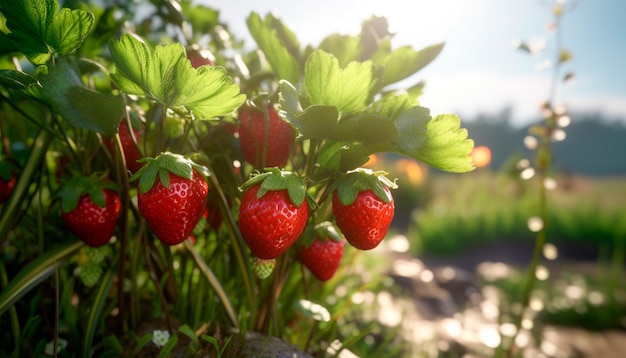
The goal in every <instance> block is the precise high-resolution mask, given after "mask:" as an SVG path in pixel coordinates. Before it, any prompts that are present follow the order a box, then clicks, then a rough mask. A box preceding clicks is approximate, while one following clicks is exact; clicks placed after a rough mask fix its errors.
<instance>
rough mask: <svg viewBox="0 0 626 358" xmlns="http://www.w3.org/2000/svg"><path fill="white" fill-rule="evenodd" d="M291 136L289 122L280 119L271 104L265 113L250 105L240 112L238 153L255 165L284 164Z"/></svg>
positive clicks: (292, 134)
mask: <svg viewBox="0 0 626 358" xmlns="http://www.w3.org/2000/svg"><path fill="white" fill-rule="evenodd" d="M266 116H267V120H266ZM294 139H295V132H294V130H293V128H292V127H291V125H290V124H289V123H287V122H285V121H284V120H282V119H281V118H280V117H279V116H278V113H277V112H276V109H274V107H272V106H271V105H268V107H267V111H266V112H262V111H260V110H258V109H257V108H254V107H251V106H244V107H242V108H241V110H240V111H239V141H240V144H241V152H242V155H243V158H244V159H245V160H246V161H247V162H248V163H250V164H252V165H254V167H255V168H265V167H280V168H282V167H284V166H285V164H287V159H288V158H289V154H291V150H292V148H293V144H294Z"/></svg>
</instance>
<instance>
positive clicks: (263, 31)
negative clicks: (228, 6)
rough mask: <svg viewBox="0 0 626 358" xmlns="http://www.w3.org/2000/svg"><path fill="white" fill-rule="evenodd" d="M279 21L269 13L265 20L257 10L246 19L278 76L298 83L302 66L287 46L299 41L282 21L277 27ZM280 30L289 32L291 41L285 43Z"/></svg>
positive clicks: (249, 29) (285, 32)
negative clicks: (280, 35)
mask: <svg viewBox="0 0 626 358" xmlns="http://www.w3.org/2000/svg"><path fill="white" fill-rule="evenodd" d="M277 22H278V23H280V22H279V21H278V20H277V19H275V18H273V16H271V15H267V17H266V21H263V19H261V16H260V15H259V14H258V13H256V12H252V13H251V14H250V16H248V18H247V20H246V23H247V25H248V31H250V35H252V38H253V39H254V41H256V43H257V45H258V46H259V48H260V49H261V51H263V53H264V54H265V57H266V58H267V62H269V64H270V66H272V69H273V70H274V72H276V74H277V75H278V77H279V78H280V79H285V80H287V81H289V82H291V83H298V80H299V79H300V66H299V65H298V60H297V59H296V58H295V57H294V55H293V54H292V53H290V52H289V49H288V47H287V45H289V44H291V45H292V46H293V44H294V43H297V41H295V37H294V36H293V35H292V34H291V32H290V31H289V32H287V31H286V27H284V25H282V23H281V24H280V27H277V25H276V23H277ZM279 30H280V31H281V32H282V33H283V34H287V36H288V38H287V39H289V38H291V41H288V42H287V43H285V42H284V41H283V40H282V39H281V38H280V37H279V33H278V32H279Z"/></svg>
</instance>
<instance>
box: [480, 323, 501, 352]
mask: <svg viewBox="0 0 626 358" xmlns="http://www.w3.org/2000/svg"><path fill="white" fill-rule="evenodd" d="M479 335H480V340H481V342H483V344H484V345H486V346H487V347H489V348H496V347H498V346H499V345H500V334H499V333H498V331H497V330H496V329H494V328H493V327H483V328H481V329H480V333H479Z"/></svg>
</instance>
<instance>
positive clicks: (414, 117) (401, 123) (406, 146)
mask: <svg viewBox="0 0 626 358" xmlns="http://www.w3.org/2000/svg"><path fill="white" fill-rule="evenodd" d="M430 120H431V116H430V110H429V109H428V108H425V107H419V106H418V107H412V108H409V109H408V110H406V111H404V112H403V113H402V114H401V115H400V116H398V117H397V118H396V119H395V120H394V123H395V125H396V128H397V129H398V133H400V137H399V138H398V139H396V140H395V141H394V143H393V144H394V145H395V146H396V147H397V148H399V149H400V150H401V151H402V152H404V153H417V152H418V151H419V150H420V148H421V147H422V145H423V143H424V138H425V137H426V131H427V125H428V122H429V121H430Z"/></svg>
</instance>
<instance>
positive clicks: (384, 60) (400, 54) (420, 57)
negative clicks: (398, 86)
mask: <svg viewBox="0 0 626 358" xmlns="http://www.w3.org/2000/svg"><path fill="white" fill-rule="evenodd" d="M383 44H384V46H383ZM383 44H381V47H380V48H379V51H378V52H377V53H376V54H375V55H374V57H373V58H372V60H373V61H374V62H375V63H376V64H377V65H383V66H385V78H384V85H385V86H387V85H389V84H392V83H395V82H398V81H400V80H403V79H405V78H407V77H409V76H411V75H413V74H414V73H416V72H418V71H419V70H421V69H422V68H424V67H425V66H426V65H428V64H429V63H431V62H432V61H433V60H434V59H435V58H437V56H438V55H439V53H441V50H442V49H443V46H444V44H443V43H439V44H435V45H432V46H428V47H425V48H423V49H421V50H418V51H416V50H414V49H413V48H412V47H411V46H403V47H399V48H397V49H396V50H394V51H393V52H390V53H389V52H388V51H389V47H390V45H389V42H388V41H385V42H383Z"/></svg>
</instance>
